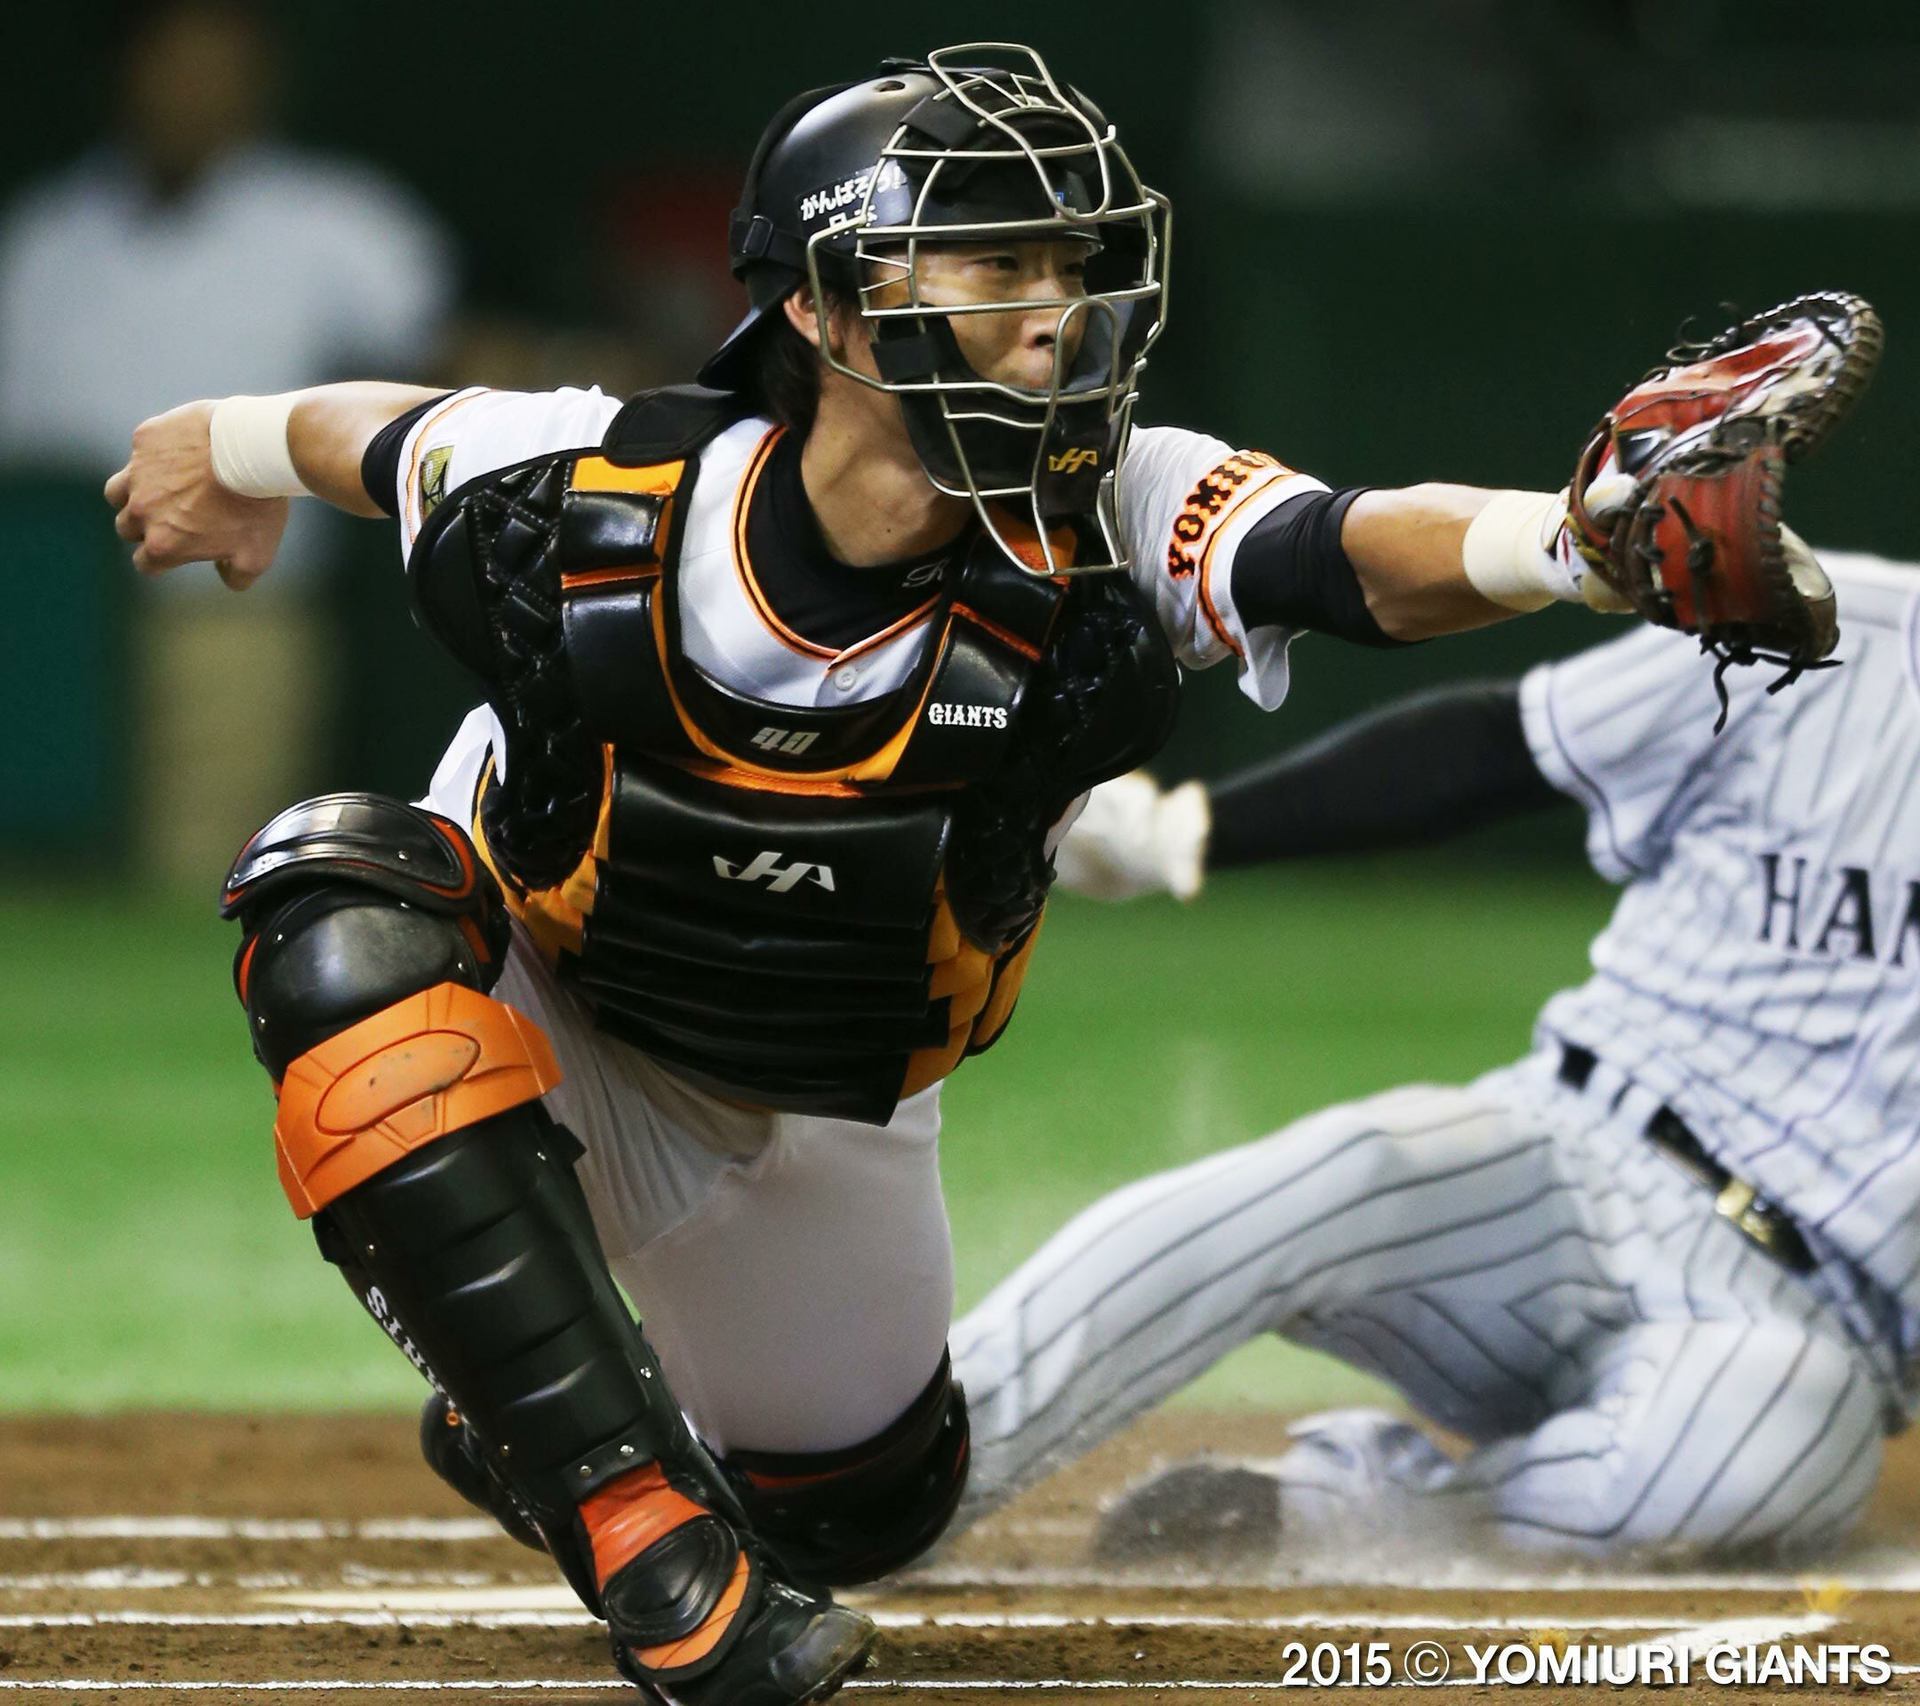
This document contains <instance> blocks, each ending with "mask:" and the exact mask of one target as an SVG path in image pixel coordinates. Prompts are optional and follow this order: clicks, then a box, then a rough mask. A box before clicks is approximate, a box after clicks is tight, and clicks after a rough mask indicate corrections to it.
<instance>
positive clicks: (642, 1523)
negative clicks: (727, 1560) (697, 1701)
mask: <svg viewBox="0 0 1920 1706" xmlns="http://www.w3.org/2000/svg"><path fill="white" fill-rule="evenodd" d="M712 1514H713V1513H712V1512H711V1511H708V1510H706V1509H704V1508H703V1507H702V1506H700V1505H697V1504H695V1503H694V1502H693V1500H692V1499H690V1498H688V1497H687V1496H686V1495H685V1494H684V1493H681V1492H678V1491H676V1490H675V1489H674V1488H673V1487H672V1486H670V1485H669V1484H668V1482H667V1477H666V1475H665V1473H664V1472H663V1471H662V1470H661V1468H660V1465H659V1464H657V1463H650V1464H648V1465H647V1466H646V1467H645V1468H644V1469H636V1470H634V1471H633V1472H632V1473H631V1474H627V1475H622V1476H621V1477H620V1478H619V1479H618V1480H616V1481H609V1482H608V1483H607V1484H606V1486H604V1487H602V1488H601V1489H600V1491H599V1492H597V1493H595V1494H593V1495H592V1497H590V1498H587V1499H584V1500H582V1501H581V1505H580V1520H581V1522H582V1523H583V1524H584V1525H585V1527H586V1530H587V1534H588V1536H589V1537H590V1538H591V1539H592V1541H593V1568H594V1574H595V1575H596V1576H597V1577H598V1578H599V1581H600V1584H601V1586H602V1587H604V1586H605V1585H606V1584H607V1583H608V1582H609V1581H611V1580H612V1579H613V1577H614V1575H615V1574H616V1573H617V1572H618V1571H620V1570H622V1569H624V1568H625V1567H626V1566H627V1565H628V1564H630V1563H632V1562H633V1560H634V1559H635V1558H638V1557H639V1556H640V1554H641V1553H643V1552H645V1551H646V1549H647V1548H648V1547H649V1546H652V1545H653V1544H654V1543H655V1542H657V1541H660V1540H664V1539H665V1538H666V1537H667V1536H668V1535H669V1534H671V1533H672V1532H673V1531H674V1530H675V1529H676V1528H678V1527H680V1525H681V1524H682V1523H687V1522H692V1521H694V1520H695V1519H696V1518H698V1517H704V1516H711V1515H712ZM750 1574H751V1566H750V1565H749V1564H748V1562H747V1557H746V1554H745V1553H744V1552H743V1553H741V1554H740V1556H739V1557H738V1558H736V1559H735V1560H734V1566H733V1575H732V1578H731V1579H730V1580H729V1581H728V1583H727V1585H726V1587H725V1588H724V1589H723V1590H722V1592H721V1594H720V1598H719V1599H718V1600H717V1601H716V1602H715V1603H714V1607H713V1609H712V1610H711V1611H709V1612H708V1613H707V1615H706V1616H705V1617H703V1618H702V1619H701V1620H700V1624H699V1627H698V1628H696V1629H693V1630H690V1631H689V1632H688V1633H687V1634H685V1635H682V1636H681V1637H680V1638H679V1639H678V1640H677V1641H668V1642H666V1643H664V1644H663V1645H661V1646H658V1647H644V1648H642V1647H634V1648H631V1649H629V1650H630V1651H631V1653H632V1656H633V1658H634V1659H635V1661H636V1662H637V1663H639V1664H641V1665H644V1666H645V1667H647V1668H648V1669H649V1670H662V1671H666V1670H676V1669H679V1668H680V1667H682V1666H685V1665H690V1664H693V1663H695V1662H697V1661H698V1660H700V1659H703V1658H705V1657H706V1656H707V1654H708V1653H710V1652H712V1651H713V1649H714V1648H715V1647H716V1646H718V1645H719V1644H720V1640H721V1638H722V1637H723V1636H724V1635H725V1634H726V1632H727V1628H728V1625H729V1624H731V1623H732V1621H733V1617H734V1613H735V1612H737V1611H738V1610H739V1609H740V1606H741V1602H742V1601H743V1600H744V1599H745V1598H746V1594H747V1583H748V1578H749V1576H750Z"/></svg>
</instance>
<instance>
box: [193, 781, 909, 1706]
mask: <svg viewBox="0 0 1920 1706" xmlns="http://www.w3.org/2000/svg"><path fill="white" fill-rule="evenodd" d="M225 910H226V911H227V912H228V914H229V915H236V914H237V915H238V916H239V917H240V918H241V920H242V922H243V925H244V926H245V928H246V930H247V939H246V941H245V943H244V944H243V946H242V948H241V952H240V957H239V960H238V962H237V965H236V982H237V984H238V986H239V989H240V994H241V998H242V1000H243V1001H244V1002H245V1004H246V1007H247V1011H248V1016H249V1019H250V1022H251V1027H252V1031H253V1036H254V1045H255V1050H256V1052H257V1053H258V1054H259V1056H260V1058H261V1060H262V1062H263V1063H264V1064H265V1065H266V1066H267V1068H268V1070H269V1071H270V1072H271V1073H272V1074H273V1075H274V1077H275V1079H276V1081H277V1082H278V1084H279V1088H280V1116H279V1119H278V1121H277V1122H276V1128H275V1129H276V1140H277V1142H278V1145H279V1149H280V1155H281V1167H282V1177H283V1180H284V1181H285V1182H286V1184H287V1191H288V1196H289V1199H290V1200H291V1201H292V1202H293V1205H294V1209H295V1212H296V1213H298V1214H301V1215H302V1216H308V1215H311V1216H313V1217H314V1219H315V1232H316V1235H317V1237H318V1240H319V1243H320V1247H321V1250H322V1252H323V1254H325V1255H326V1257H327V1258H328V1260H330V1261H332V1262H333V1263H335V1264H336V1265H337V1266H338V1267H340V1268H341V1270H342V1271H343V1273H344V1274H345V1275H346V1277H347V1279H348V1281H349V1283H350V1284H351V1285H352V1286H353V1288H354V1290H355V1291H356V1292H357V1293H358V1294H359V1296H360V1298H361V1301H362V1302H363V1303H364V1304H365V1306H366V1308H367V1310H368V1312H369V1313H370V1314H371V1315H372V1316H373V1317H374V1319H375V1320H376V1321H377V1322H378V1323H379V1324H380V1325H381V1327H382V1328H383V1329H384V1330H385V1331H386V1332H387V1334H388V1336H389V1337H391V1338H392V1339H393V1340H394V1342H395V1343H396V1344H397V1345H399V1346H400V1347H401V1349H402V1350H403V1351H405V1352H406V1354H407V1355H408V1356H409V1357H411V1358H412V1360H413V1361H414V1362H415V1364H416V1365H417V1366H418V1367H420V1369H421V1370H422V1371H423V1372H424V1373H425V1374H426V1375H427V1377H428V1378H429V1380H431V1381H432V1382H433V1383H434V1385H435V1386H436V1387H438V1388H439V1389H441V1390H442V1391H444V1392H445V1393H446V1394H447V1396H448V1398H449V1399H450V1400H451V1402H452V1403H453V1404H454V1405H455V1406H456V1407H457V1409H458V1411H459V1413H460V1415H461V1417H462V1419H463V1421H464V1423H465V1425H466V1426H467V1427H468V1428H469V1429H470V1430H471V1434H472V1441H473V1444H474V1445H475V1447H476V1460H477V1461H478V1462H479V1463H480V1464H482V1465H483V1466H484V1468H485V1470H486V1472H487V1474H488V1475H489V1476H491V1477H494V1478H496V1479H497V1480H498V1481H499V1482H500V1483H502V1484H503V1485H504V1486H505V1487H506V1488H507V1489H509V1491H510V1494H511V1501H512V1503H513V1505H514V1507H515V1508H516V1510H517V1511H518V1512H520V1513H522V1514H524V1516H525V1518H526V1519H527V1521H528V1522H529V1523H530V1524H531V1526H532V1527H533V1528H534V1529H536V1530H537V1532H538V1534H539V1535H540V1537H541V1538H542V1539H543V1540H544V1541H545V1543H546V1546H547V1549H548V1550H549V1551H551V1552H552V1554H553V1555H554V1557H555V1559H556V1560H557V1561H558V1562H559V1564H560V1566H561V1568H562V1569H563V1570H564V1571H565V1572H566V1574H567V1577H568V1580H569V1581H570V1582H571V1583H572V1585H573V1587H574V1589H575V1590H576V1592H578V1593H579V1594H580V1597H581V1599H582V1600H583V1601H584V1602H585V1603H586V1604H587V1606H588V1607H589V1608H590V1609H591V1610H593V1611H594V1612H595V1613H597V1614H599V1615H601V1616H604V1617H605V1618H606V1619H607V1620H608V1622H609V1624H610V1625H611V1627H612V1630H613V1635H614V1642H615V1652H616V1654H617V1655H618V1656H619V1658H620V1662H621V1664H622V1667H623V1669H626V1670H627V1672H628V1674H629V1675H630V1676H632V1677H633V1678H634V1679H635V1680H637V1681H641V1682H643V1683H646V1684H647V1685H649V1686H656V1685H658V1684H659V1683H660V1682H662V1681H670V1682H672V1683H673V1685H674V1687H675V1690H676V1692H679V1693H682V1694H684V1696H685V1698H687V1699H688V1700H690V1701H695V1702H698V1701H699V1699H700V1696H701V1695H703V1694H706V1693H716V1692H717V1694H718V1697H719V1698H724V1699H728V1700H746V1699H749V1698H754V1697H756V1696H757V1697H760V1698H763V1699H764V1700H766V1701H767V1702H768V1703H769V1706H777V1703H780V1702H782V1701H784V1700H785V1699H788V1698H791V1699H793V1700H799V1699H803V1698H807V1697H809V1696H810V1695H811V1694H812V1693H815V1692H817V1691H818V1690H819V1688H820V1686H821V1684H822V1683H823V1681H825V1680H826V1676H825V1673H824V1672H821V1671H820V1667H821V1666H828V1667H830V1668H832V1670H833V1674H834V1675H835V1676H836V1677H837V1676H838V1675H842V1674H844V1673H845V1670H846V1669H847V1668H848V1667H849V1666H850V1665H851V1664H852V1663H854V1662H856V1661H857V1660H858V1658H860V1657H861V1656H863V1655H864V1652H865V1650H866V1647H867V1645H868V1644H870V1642H871V1639H872V1626H871V1624H870V1623H868V1622H867V1621H866V1620H865V1619H863V1618H859V1617H857V1616H855V1615H854V1614H852V1613H846V1612H841V1611H839V1610H837V1609H836V1608H834V1607H832V1606H830V1605H827V1604H824V1603H823V1602H821V1601H820V1600H817V1599H814V1598H811V1597H808V1596H806V1595H803V1594H799V1593H796V1592H794V1590H792V1589H790V1588H787V1587H786V1586H785V1585H784V1584H783V1583H781V1582H779V1581H777V1580H775V1579H772V1578H771V1577H770V1576H769V1575H768V1572H767V1569H766V1566H765V1564H764V1562H763V1560H762V1558H761V1556H760V1553H759V1550H758V1547H757V1545H755V1544H754V1543H753V1542H752V1541H751V1538H750V1536H748V1535H747V1531H746V1525H745V1523H744V1520H743V1519H742V1518H741V1515H740V1511H739V1508H738V1505H737V1504H736V1502H735V1501H734V1499H733V1496H732V1494H731V1492H730V1491H729V1489H728V1487H727V1485H726V1483H725V1481H724V1480H723V1478H722V1477H721V1476H720V1475H719V1474H718V1472H717V1471H716V1470H715V1468H714V1466H713V1464H712V1461H711V1459H709V1458H708V1457H707V1455H706V1453H705V1451H704V1450H703V1449H702V1448H701V1447H700V1446H699V1445H698V1443H697V1442H696V1441H695V1440H694V1439H693V1438H692V1436H691V1435H690V1433H689V1432H688V1430H687V1428H686V1424H685V1423H684V1421H683V1420H682V1419H681V1416H680V1412H679V1408H678V1406H677V1405H676V1404H675V1402H674V1401H673V1397H672V1395H671V1393H670V1392H669V1391H668V1390H667V1385H666V1381H665V1379H664V1378H663V1377H662V1376H661V1373H660V1369H659V1367H658V1365H657V1364H656V1362H655V1361H654V1358H653V1354H652V1352H651V1350H650V1349H649V1348H648V1346H647V1344H646V1341H645V1340H644V1338H642V1336H641V1334H640V1331H639V1329H638V1327H637V1326H636V1324H635V1323H634V1322H633V1320H632V1319H631V1317H630V1316H629V1315H628V1314H627V1311H626V1306H625V1304H624V1302H623V1301H622V1300H621V1298H620V1295H619V1292H618V1291H617V1290H616V1288H615V1286H614V1284H613V1281H612V1279H611V1277H610V1276H609V1274H608V1272H607V1267H606V1262H605V1259H604V1257H603V1256H602V1254H601V1251H600V1247H599V1244H598V1241H597V1239H596V1238H595V1235H594V1231H593V1225H592V1220H591V1217H590V1215H589V1213H588V1209H587V1204H586V1199H585V1198H584V1196H583V1195H582V1194H581V1191H580V1187H579V1184H578V1181H577V1180H576V1179H575V1177H574V1172H573V1163H574V1161H575V1159H576V1158H577V1156H578V1153H579V1151H578V1146H577V1145H576V1144H575V1143H574V1141H573V1139H572V1137H571V1136H570V1135H569V1134H568V1133H567V1132H565V1131H564V1130H563V1129H562V1128H560V1127H557V1126H556V1125H554V1123H553V1121H552V1119H551V1118H550V1117H549V1115H548V1114H547V1112H546V1110H545V1109H544V1108H543V1107H542V1106H541V1105H540V1102H539V1097H540V1096H541V1095H542V1094H543V1093H544V1092H545V1091H546V1090H547V1089H548V1088H550V1087H551V1086H552V1085H553V1084H554V1083H556V1082H557V1081H558V1069H557V1067H556V1066H555V1064H554V1061H553V1057H552V1053H551V1051H550V1050H549V1048H548V1047H547V1044H546V1042H545V1039H544V1037H542V1036H541V1034H540V1033H539V1031H538V1029H537V1027H535V1026H533V1025H532V1024H530V1023H529V1022H528V1021H527V1020H526V1019H524V1018H523V1017H521V1016H520V1015H518V1014H516V1013H514V1012H512V1010H511V1009H509V1008H507V1007H504V1006H503V1005H501V1004H500V1003H498V1002H496V1001H494V1000H492V998H491V997H490V996H489V995H488V994H487V993H486V991H487V990H488V989H489V988H491V986H492V984H493V982H494V979H495V977H496V975H497V967H498V965H499V960H500V956H501V954H502V952H503V951H504V946H505V930H506V924H505V914H504V911H503V909H502V908H501V905H500V901H499V896H498V893H497V891H496V890H495V888H494V886H493V883H492V879H491V878H490V877H488V876H487V875H486V873H485V871H484V870H483V869H482V868H481V867H480V866H479V864H478V862H477V860H476V859H475V858H474V855H473V850H472V848H471V846H470V845H468V843H467V841H466V838H465V836H464V835H462V834H461V833H460V831H459V830H458V829H457V828H456V827H455V826H454V825H452V824H450V823H447V822H446V821H445V820H443V819H438V818H434V817H432V816H430V815H429V814H427V813H424V812H419V811H416V810H414V809H413V808H412V807H408V806H404V805H401V804H400V803H398V802H396V801H391V800H383V799H380V798H378V797H377V796H371V795H335V796H331V797H329V798H327V799H324V800H317V801H313V802H310V803H309V804H307V805H304V806H297V807H295V808H293V809H292V810H291V811H289V812H286V813H283V814H282V815H281V816H280V817H279V818H277V819H275V820H274V822H273V823H272V824H270V825H269V826H268V827H267V828H266V829H265V830H263V831H262V832H261V833H260V834H259V835H258V836H256V837H255V838H254V839H253V841H251V842H249V844H248V845H247V847H246V848H245V849H243V850H242V852H241V856H240V859H239V861H238V862H237V863H236V865H235V868H234V871H233V874H232V875H231V876H230V878H229V879H228V885H227V895H226V905H225Z"/></svg>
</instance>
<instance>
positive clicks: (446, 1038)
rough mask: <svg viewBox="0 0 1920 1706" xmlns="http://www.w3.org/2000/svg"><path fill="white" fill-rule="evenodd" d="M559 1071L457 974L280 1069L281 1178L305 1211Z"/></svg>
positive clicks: (539, 1038)
mask: <svg viewBox="0 0 1920 1706" xmlns="http://www.w3.org/2000/svg"><path fill="white" fill-rule="evenodd" d="M559 1082H560V1066H559V1063H558V1062H557V1061H556V1060H555V1059H554V1057H553V1049H552V1047H551V1046H550V1045H549V1044H548V1042H547V1039H546V1037H545V1035H544V1034H543V1033H542V1032H541V1030H540V1027H539V1026H537V1025H536V1024H534V1023H533V1021H532V1020H530V1019H527V1018H525V1017H524V1016H522V1015H521V1014H519V1013H516V1012H515V1011H514V1010H513V1009H512V1008H511V1007H509V1006H507V1005H506V1004H505V1003H504V1002H500V1001H495V1000H494V999H493V998H492V997H491V996H488V995H482V994H481V993H480V992H479V991H478V990H475V989H468V988H467V987H466V986H465V985H463V984H458V983H442V984H436V985H435V986H434V987H433V988H432V989H428V990H423V991H422V992H421V993H420V994H418V995H410V996H408V997H407V998H406V999H405V1000H404V1001H396V1002H395V1003H394V1004H393V1005H392V1006H391V1007H387V1008H383V1009H382V1010H381V1011H380V1012H378V1013H376V1014H374V1015H373V1017H372V1018H370V1019H362V1020H361V1021H360V1023H359V1024H357V1025H354V1026H351V1027H350V1028H349V1029H347V1030H344V1031H342V1032H341V1033H340V1034H339V1035H338V1036H335V1037H329V1038H328V1039H327V1040H326V1041H325V1042H323V1043H321V1044H320V1045H319V1046H318V1047H317V1048H312V1049H309V1050H308V1051H307V1052H306V1053H305V1054H303V1055H301V1056H300V1058H299V1059H298V1060H296V1061H295V1062H294V1063H293V1064H292V1065H291V1066H289V1067H288V1068H287V1075H286V1077H285V1078H284V1079H282V1080H281V1083H280V1116H279V1118H278V1119H276V1120H275V1121H274V1126H273V1140H274V1147H275V1149H276V1150H277V1151H278V1152H279V1159H280V1184H281V1187H282V1188H283V1189H284V1190H285V1191H286V1193H287V1201H288V1202H290V1203H291V1204H292V1205H293V1212H294V1213H295V1214H296V1215H298V1216H299V1217H300V1218H301V1219H302V1220H305V1219H307V1218H308V1217H309V1216H310V1215H313V1214H315V1213H317V1212H318V1211H319V1210H321V1209H323V1208H325V1207H326V1206H327V1204H328V1203H330V1202H332V1201H333V1200H334V1199H335V1198H336V1197H339V1196H340V1195H342V1194H343V1193H344V1192H347V1191H350V1190H352V1189H353V1187H354V1186H355V1185H359V1184H363V1183H365V1182H366V1181H367V1180H368V1179H370V1178H372V1177H373V1176H374V1174H376V1173H378V1172H380V1171H382V1170H383V1169H384V1168H387V1167H390V1166H392V1165H393V1163H394V1162H396V1161H398V1160H399V1159H400V1158H401V1157H402V1156H403V1155H406V1154H409V1153H410V1152H411V1151H413V1150H415V1149H418V1148H419V1147H420V1146H421V1145H422V1144H425V1143H431V1142H432V1141H433V1140H434V1139H435V1138H437V1137H445V1136H446V1135H447V1134H448V1133H449V1132H454V1131H458V1130H460V1129H461V1128H462V1127H463V1126H470V1125H473V1124H475V1123H476V1122H477V1121H480V1120H483V1119H486V1118H487V1117H488V1116H489V1115H491V1114H498V1113H503V1112H504V1111H505V1110H506V1109H508V1108H515V1107H518V1106H519V1105H520V1104H521V1103H522V1102H531V1101H533V1100H535V1099H536V1098H537V1097H540V1096H544V1095H545V1094H546V1093H547V1091H549V1090H551V1089H552V1088H553V1087H554V1086H555V1085H556V1084H558V1083H559Z"/></svg>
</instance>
